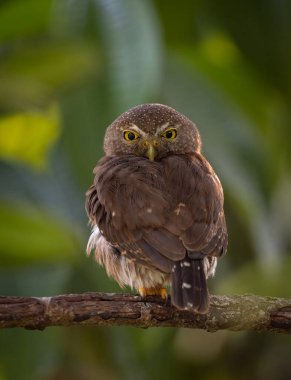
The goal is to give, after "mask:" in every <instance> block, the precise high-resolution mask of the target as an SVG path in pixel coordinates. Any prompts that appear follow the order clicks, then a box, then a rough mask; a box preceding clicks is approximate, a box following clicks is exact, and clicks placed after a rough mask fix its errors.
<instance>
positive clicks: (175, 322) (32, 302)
mask: <svg viewBox="0 0 291 380" xmlns="http://www.w3.org/2000/svg"><path fill="white" fill-rule="evenodd" d="M120 325H128V326H135V327H142V328H147V327H170V326H171V327H188V328H199V329H205V330H207V331H210V332H215V331H217V330H223V329H226V330H232V331H242V330H255V331H273V332H281V333H290V332H291V299H285V298H272V297H261V296H256V295H239V296H211V304H210V309H209V312H208V313H207V314H205V315H202V314H194V313H191V312H188V311H181V310H177V309H175V308H174V307H173V306H171V305H170V302H169V300H168V301H164V300H162V299H160V298H158V297H146V298H142V297H140V296H137V295H130V294H104V293H84V294H69V295H60V296H55V297H0V327H1V328H10V327H24V328H26V329H38V330H43V329H45V328H46V327H48V326H120Z"/></svg>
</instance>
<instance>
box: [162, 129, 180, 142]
mask: <svg viewBox="0 0 291 380" xmlns="http://www.w3.org/2000/svg"><path fill="white" fill-rule="evenodd" d="M162 136H163V137H164V138H165V139H167V140H174V139H175V138H176V137H177V129H175V128H169V129H167V130H166V131H165V132H164V133H163V134H162Z"/></svg>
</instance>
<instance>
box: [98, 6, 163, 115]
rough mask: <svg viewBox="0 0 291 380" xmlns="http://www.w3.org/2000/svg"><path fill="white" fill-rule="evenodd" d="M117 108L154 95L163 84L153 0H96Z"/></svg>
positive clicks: (158, 31)
mask: <svg viewBox="0 0 291 380" xmlns="http://www.w3.org/2000/svg"><path fill="white" fill-rule="evenodd" d="M95 4H96V9H97V14H98V22H99V23H100V24H101V26H102V29H101V31H102V36H103V41H104V45H105V46H104V47H105V54H106V58H107V71H108V77H109V86H110V90H111V96H112V101H111V102H112V103H113V106H114V109H116V112H117V113H119V112H124V111H125V110H126V109H127V108H129V107H132V106H133V105H134V104H139V103H142V102H144V100H145V99H147V98H150V97H151V96H153V95H154V94H155V93H156V92H157V90H158V89H159V85H160V78H161V58H162V57H161V52H162V43H161V35H160V30H159V27H158V22H157V19H156V17H155V13H154V10H153V8H152V6H151V3H150V2H142V1H135V0H126V1H118V0H95Z"/></svg>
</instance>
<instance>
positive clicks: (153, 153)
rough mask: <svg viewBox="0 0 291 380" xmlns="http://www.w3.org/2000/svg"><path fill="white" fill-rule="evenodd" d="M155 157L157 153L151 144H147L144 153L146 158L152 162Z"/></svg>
mask: <svg viewBox="0 0 291 380" xmlns="http://www.w3.org/2000/svg"><path fill="white" fill-rule="evenodd" d="M156 155H157V151H156V149H155V148H154V146H153V145H152V144H149V146H148V150H147V151H146V156H147V158H148V159H149V160H150V161H154V159H155V157H156Z"/></svg>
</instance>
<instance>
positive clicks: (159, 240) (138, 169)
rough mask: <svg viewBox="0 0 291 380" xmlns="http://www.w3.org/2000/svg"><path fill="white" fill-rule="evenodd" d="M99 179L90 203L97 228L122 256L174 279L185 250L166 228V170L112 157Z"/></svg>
mask: <svg viewBox="0 0 291 380" xmlns="http://www.w3.org/2000/svg"><path fill="white" fill-rule="evenodd" d="M94 174H95V178H94V183H93V185H92V186H91V187H90V189H89V190H88V192H87V199H86V209H87V213H88V215H89V217H90V220H91V222H92V224H93V225H94V224H96V225H98V227H99V230H100V232H101V233H102V234H103V235H104V237H105V238H106V240H107V241H109V242H110V244H111V245H112V246H113V247H115V248H117V249H118V250H119V252H120V253H121V254H124V255H126V256H127V257H129V258H131V259H133V260H137V261H138V262H140V263H142V264H146V265H149V266H153V267H155V268H158V269H160V270H161V271H163V272H165V273H169V272H170V271H171V268H172V266H173V260H179V259H182V258H183V257H184V256H185V253H186V250H185V247H184V246H183V244H182V242H181V241H180V240H179V239H178V237H177V236H175V235H174V234H172V233H171V232H170V231H168V230H167V229H165V228H164V226H165V224H166V219H167V217H168V215H167V214H168V208H169V199H168V197H169V194H168V192H167V191H166V189H165V181H164V176H163V166H162V165H161V164H160V163H158V162H150V161H149V160H148V159H145V158H142V157H136V156H107V157H104V158H103V159H102V160H101V161H100V162H99V163H98V165H97V166H96V168H95V169H94Z"/></svg>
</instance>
